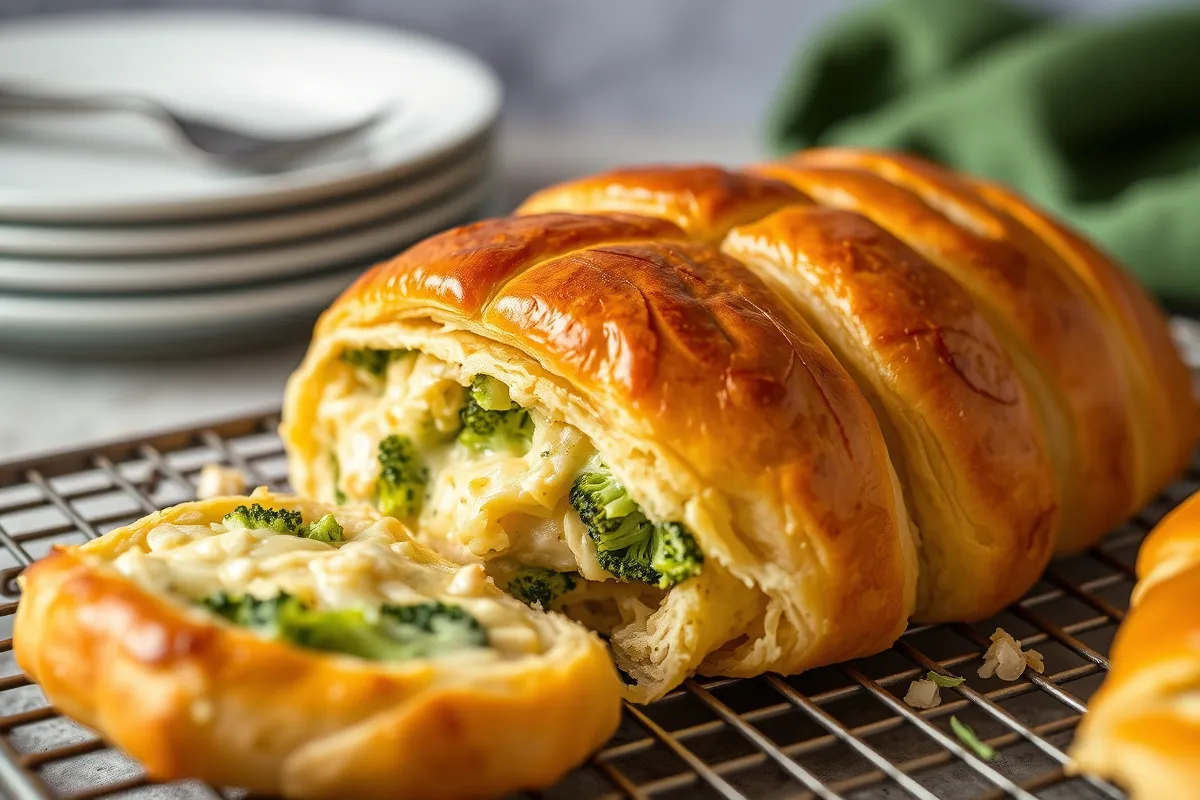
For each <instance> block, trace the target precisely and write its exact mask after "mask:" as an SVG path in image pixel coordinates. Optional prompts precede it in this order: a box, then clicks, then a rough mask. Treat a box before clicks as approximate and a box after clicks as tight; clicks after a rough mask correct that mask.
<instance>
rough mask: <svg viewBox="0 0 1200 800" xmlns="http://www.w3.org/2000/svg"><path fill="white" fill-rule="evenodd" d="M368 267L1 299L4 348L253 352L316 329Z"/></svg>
mask: <svg viewBox="0 0 1200 800" xmlns="http://www.w3.org/2000/svg"><path fill="white" fill-rule="evenodd" d="M367 266H368V265H366V264H362V265H356V266H354V267H349V268H346V269H342V270H338V271H335V272H332V273H322V274H320V275H316V276H311V277H309V278H306V279H304V280H295V281H290V282H287V283H269V284H264V285H260V286H253V287H246V288H243V289H234V290H227V291H221V292H196V293H190V294H179V295H168V296H161V297H133V298H116V299H114V298H109V297H104V298H87V297H82V298H81V297H66V298H63V297H14V296H11V295H0V349H4V350H16V351H33V352H50V353H54V354H66V355H75V356H96V355H99V356H105V357H118V358H121V357H128V358H137V357H144V356H152V355H169V354H175V355H183V354H190V353H193V352H199V351H204V352H213V351H218V350H227V349H232V348H239V347H240V348H243V349H252V348H254V347H257V346H259V345H260V344H261V343H263V342H266V341H268V340H278V339H279V338H280V337H281V336H284V335H290V334H295V333H296V332H297V331H298V330H302V329H303V328H304V327H305V326H308V325H311V324H312V322H313V321H314V320H315V319H316V317H317V315H318V314H319V313H320V312H321V311H322V310H323V309H324V308H325V307H327V306H328V305H329V304H330V303H331V302H332V301H333V299H334V298H335V297H337V295H338V294H339V293H340V292H341V291H342V290H343V289H345V288H346V287H347V286H349V285H350V284H351V283H352V282H353V281H354V279H355V278H357V277H358V276H359V275H360V274H362V271H363V270H364V269H365V268H366V267H367Z"/></svg>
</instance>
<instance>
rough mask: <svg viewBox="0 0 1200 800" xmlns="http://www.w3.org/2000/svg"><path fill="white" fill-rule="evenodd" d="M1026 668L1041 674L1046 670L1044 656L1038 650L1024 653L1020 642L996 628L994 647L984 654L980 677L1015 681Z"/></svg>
mask: <svg viewBox="0 0 1200 800" xmlns="http://www.w3.org/2000/svg"><path fill="white" fill-rule="evenodd" d="M1026 667H1029V668H1031V669H1032V670H1033V671H1034V672H1037V673H1039V674H1041V673H1042V672H1043V671H1044V670H1045V668H1046V666H1045V662H1043V660H1042V654H1041V653H1039V652H1038V651H1036V650H1027V651H1024V652H1022V650H1021V643H1020V642H1018V641H1017V640H1016V639H1014V638H1013V637H1012V635H1011V634H1009V632H1008V631H1006V630H1004V629H1003V628H996V632H995V633H993V634H992V646H991V647H989V648H988V649H987V652H986V653H984V654H983V665H982V666H981V667H980V668H979V677H981V678H990V677H992V676H993V675H995V676H996V677H997V678H999V679H1000V680H1002V681H1015V680H1016V679H1017V678H1019V677H1021V675H1022V674H1023V673H1024V672H1025V668H1026Z"/></svg>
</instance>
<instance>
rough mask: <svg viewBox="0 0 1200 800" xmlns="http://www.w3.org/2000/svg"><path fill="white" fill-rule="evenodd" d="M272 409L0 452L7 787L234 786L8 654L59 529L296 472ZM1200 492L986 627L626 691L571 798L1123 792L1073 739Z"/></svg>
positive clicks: (21, 797) (110, 524)
mask: <svg viewBox="0 0 1200 800" xmlns="http://www.w3.org/2000/svg"><path fill="white" fill-rule="evenodd" d="M276 424H277V420H276V419H274V418H273V417H270V416H266V417H261V418H255V419H247V420H239V421H235V422H230V423H227V424H222V425H215V426H211V427H207V428H203V429H199V430H191V431H183V432H176V433H171V434H166V435H162V436H155V437H150V438H146V439H142V440H138V441H131V442H125V443H120V444H114V445H110V446H107V447H101V448H98V449H94V450H90V451H81V452H74V453H66V454H60V455H54V456H49V457H45V458H39V459H36V460H31V461H26V462H22V463H16V464H9V465H6V466H0V792H3V793H4V794H7V795H8V796H9V797H11V798H12V799H13V800H60V799H65V798H70V799H71V800H92V799H93V798H109V797H122V798H135V797H136V798H161V799H162V800H184V799H185V798H187V799H189V800H190V799H191V798H197V799H199V798H235V797H239V796H242V793H239V792H238V791H236V790H225V789H217V788H214V787H209V786H205V785H203V784H199V783H196V782H181V783H173V784H151V783H149V782H148V781H147V780H146V778H145V777H144V776H143V775H142V774H141V771H140V769H139V768H138V766H137V764H136V763H134V762H132V761H131V760H130V759H128V758H127V757H125V756H124V755H122V754H121V753H119V752H118V751H116V750H114V749H112V748H109V747H108V746H106V745H105V743H104V742H103V741H101V740H100V739H98V738H97V737H96V736H95V735H94V734H93V733H91V732H90V731H88V730H86V729H84V728H82V727H80V726H78V725H76V724H75V723H73V722H71V721H70V720H68V719H66V718H65V717H63V716H61V715H59V714H58V712H57V711H56V710H55V709H54V708H53V707H51V706H49V705H48V704H47V702H46V700H45V698H44V696H43V695H42V693H41V691H40V690H39V689H38V687H37V686H36V685H34V684H33V683H31V681H30V680H29V679H28V678H27V677H25V675H23V674H22V673H21V672H20V670H19V669H18V668H17V667H16V665H15V663H14V661H13V657H12V652H11V651H12V640H11V638H7V637H11V632H12V619H13V614H14V613H15V611H16V607H17V599H18V596H19V588H18V587H17V585H16V582H15V578H16V577H17V575H18V574H19V573H20V571H21V570H22V569H23V568H24V567H25V566H27V565H29V564H30V563H32V562H33V561H34V560H35V559H37V558H39V557H41V556H42V555H44V554H45V553H46V552H48V550H49V549H50V547H51V545H53V544H58V543H78V542H82V541H85V540H87V539H89V538H93V537H95V536H98V535H100V534H101V533H103V532H105V531H107V530H111V529H112V528H115V527H118V526H120V525H123V524H126V523H128V522H131V521H133V520H134V519H136V518H138V517H140V516H142V515H144V514H145V513H147V512H149V511H152V510H155V509H157V508H160V507H162V506H164V505H169V504H172V503H177V502H181V501H184V500H187V499H190V498H191V497H192V496H193V490H194V487H195V484H196V481H197V476H198V473H199V470H200V467H201V466H203V465H204V464H206V463H209V462H212V461H218V462H223V463H226V464H231V465H233V466H236V467H238V468H240V469H241V470H242V471H243V472H244V473H245V474H246V475H247V476H248V477H249V478H250V479H251V480H252V481H255V482H259V483H265V484H269V485H272V486H274V487H276V488H285V485H286V484H285V463H284V459H283V452H282V448H281V446H280V442H279V440H278V438H277V437H276V436H275V433H274V430H275V427H276ZM1197 489H1200V459H1198V461H1197V462H1196V463H1194V464H1193V466H1192V468H1191V470H1190V471H1189V472H1188V474H1187V475H1186V476H1185V477H1184V478H1183V479H1182V480H1181V481H1180V482H1178V483H1177V484H1176V485H1174V486H1172V487H1171V488H1170V489H1169V490H1168V491H1167V492H1165V493H1164V494H1163V495H1162V496H1161V497H1159V498H1158V499H1157V500H1156V501H1155V502H1154V503H1153V504H1151V505H1150V506H1149V507H1148V508H1147V509H1145V510H1144V511H1143V512H1142V513H1141V514H1139V515H1138V516H1137V517H1136V518H1134V519H1133V520H1130V521H1129V522H1128V523H1127V524H1126V525H1124V526H1123V527H1122V528H1120V529H1119V530H1117V531H1114V532H1113V533H1112V534H1111V535H1109V536H1108V537H1107V538H1106V539H1105V540H1104V541H1103V542H1102V543H1101V544H1100V545H1099V546H1097V547H1096V548H1093V549H1092V550H1089V551H1088V552H1086V553H1083V554H1081V555H1078V556H1075V557H1073V558H1069V559H1064V560H1059V561H1057V562H1055V563H1054V564H1052V565H1051V568H1050V570H1049V571H1048V572H1047V573H1046V575H1045V576H1044V577H1043V579H1042V580H1041V581H1040V582H1039V583H1038V584H1037V585H1036V586H1035V587H1034V588H1033V589H1032V591H1030V593H1029V594H1028V595H1027V596H1026V597H1025V598H1024V599H1023V600H1022V601H1021V602H1019V603H1017V604H1016V605H1013V606H1011V607H1010V608H1009V609H1007V610H1006V611H1005V612H1004V613H1002V614H1000V615H999V616H997V617H996V618H994V619H992V620H988V621H987V622H986V623H979V624H973V625H936V626H914V627H912V628H910V629H909V630H908V631H907V632H906V633H905V634H904V635H903V637H902V638H901V639H900V641H899V642H897V644H896V645H895V646H894V647H892V648H891V649H890V650H888V651H887V652H884V653H881V654H879V655H877V656H873V657H871V658H866V659H860V660H858V661H854V662H850V663H847V664H843V665H839V666H835V667H827V668H823V669H818V670H813V671H811V672H808V673H805V674H804V675H800V676H796V677H788V678H782V677H778V676H773V675H768V676H763V677H761V678H756V679H753V680H733V679H696V680H691V681H688V682H687V683H685V684H684V685H683V686H682V687H681V688H680V689H679V690H677V691H675V692H673V693H672V694H670V695H668V696H667V697H665V698H663V699H662V700H660V701H658V702H656V703H654V704H652V705H649V706H644V707H635V706H627V708H626V713H625V715H624V719H623V721H622V724H621V727H620V729H619V730H618V732H617V734H616V736H615V737H614V738H613V740H612V741H611V742H610V743H609V744H608V745H607V746H606V747H605V748H604V749H603V750H602V751H601V752H599V753H597V754H596V755H595V756H594V757H593V759H592V760H591V761H590V762H589V763H588V764H586V765H584V766H583V767H581V768H579V769H577V770H575V771H574V772H573V773H571V774H570V775H569V776H568V777H567V778H566V779H565V780H564V781H563V782H562V783H561V784H560V785H559V786H557V787H554V788H553V789H551V790H549V791H546V792H543V793H541V794H540V795H538V796H540V797H545V798H548V800H558V799H559V798H561V799H562V800H566V799H567V798H572V799H573V798H589V799H590V798H596V799H597V800H601V799H603V800H609V798H620V797H631V798H648V797H654V798H670V799H672V800H680V799H682V798H770V799H771V800H775V799H776V798H779V799H782V798H788V799H789V800H790V799H791V798H805V797H820V798H843V797H844V798H854V799H855V800H857V799H859V798H893V797H908V796H912V797H916V798H919V800H932V798H968V797H971V798H974V797H1005V796H1012V797H1017V798H1031V797H1043V798H1067V797H1071V798H1074V797H1121V796H1122V795H1121V793H1120V792H1119V791H1118V790H1117V789H1116V788H1115V787H1113V786H1111V785H1109V784H1107V783H1104V782H1102V781H1098V780H1092V779H1085V778H1079V777H1070V776H1067V775H1066V774H1065V773H1064V771H1063V767H1064V765H1065V763H1066V761H1067V756H1066V755H1065V753H1064V749H1065V748H1066V746H1067V745H1068V743H1069V742H1070V739H1071V736H1072V733H1073V731H1074V728H1075V725H1076V724H1077V722H1078V721H1079V719H1080V715H1081V714H1083V713H1084V711H1085V708H1086V703H1087V700H1088V698H1089V696H1090V695H1091V693H1092V692H1093V690H1095V688H1096V687H1097V686H1098V685H1099V683H1100V681H1101V680H1102V678H1103V676H1104V672H1105V670H1107V669H1108V659H1107V657H1106V655H1105V654H1106V652H1107V651H1108V647H1109V644H1110V642H1111V640H1112V636H1113V633H1114V632H1115V630H1116V627H1117V625H1118V623H1119V622H1120V621H1121V619H1122V617H1123V616H1124V613H1125V610H1126V608H1127V605H1128V599H1129V592H1130V590H1131V589H1132V587H1133V583H1134V568H1133V564H1134V556H1135V554H1136V552H1137V548H1138V545H1139V544H1140V542H1141V540H1142V538H1143V537H1144V536H1145V534H1146V533H1147V532H1148V530H1149V529H1150V528H1151V527H1152V526H1153V525H1154V524H1155V523H1156V522H1157V521H1158V520H1159V519H1160V518H1161V517H1162V516H1163V515H1164V514H1165V513H1166V512H1167V511H1168V510H1170V509H1171V508H1172V507H1173V506H1174V505H1175V504H1177V503H1178V502H1179V501H1181V500H1182V499H1183V498H1185V497H1187V496H1188V495H1189V494H1191V493H1192V492H1193V491H1196V490H1197ZM997 626H999V627H1003V628H1005V629H1006V630H1007V631H1009V632H1010V633H1012V634H1013V635H1014V636H1016V637H1017V638H1019V639H1021V641H1022V643H1023V644H1024V645H1026V646H1031V647H1036V648H1037V649H1038V650H1040V651H1041V652H1042V654H1043V655H1044V656H1045V664H1046V669H1045V673H1044V674H1043V675H1037V674H1034V673H1033V672H1032V671H1026V673H1025V676H1023V677H1022V679H1021V680H1019V681H1017V682H1014V683H1006V682H1003V681H1000V680H998V679H996V678H990V679H981V678H978V677H977V676H976V668H977V667H978V665H979V663H980V659H981V655H982V653H983V651H984V650H985V649H986V648H987V646H988V644H989V641H988V636H989V635H990V634H991V632H992V631H993V630H994V629H995V628H996V627H997ZM931 669H933V670H941V671H943V672H948V673H950V674H955V675H963V676H966V677H967V681H966V683H963V684H962V685H960V686H959V687H957V688H955V689H944V690H942V691H943V702H942V704H941V705H940V706H938V707H936V708H933V709H929V710H926V711H918V710H915V709H912V708H909V707H908V706H907V705H905V704H904V702H903V701H902V700H901V698H902V697H903V696H904V694H905V692H906V691H907V688H908V684H909V682H910V681H912V680H915V679H916V678H918V677H920V676H922V675H924V673H925V672H926V671H928V670H931ZM951 716H957V717H958V718H959V719H960V720H961V721H962V722H964V723H966V724H968V725H970V726H971V727H972V728H973V729H974V731H975V732H976V734H977V735H978V736H979V738H980V739H982V740H983V741H985V742H986V743H987V744H989V745H991V746H992V747H993V748H995V749H996V751H997V757H996V758H995V759H994V760H991V761H984V760H981V759H980V758H979V757H977V756H976V755H974V754H973V753H972V752H971V751H970V749H968V748H967V747H964V745H963V744H962V743H961V742H960V741H959V740H958V738H957V737H956V736H955V735H954V734H953V733H952V732H951V730H950V727H949V720H950V718H951Z"/></svg>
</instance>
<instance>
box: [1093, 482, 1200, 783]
mask: <svg viewBox="0 0 1200 800" xmlns="http://www.w3.org/2000/svg"><path fill="white" fill-rule="evenodd" d="M1137 574H1138V584H1137V586H1136V587H1135V588H1134V590H1133V598H1132V603H1131V605H1132V607H1131V608H1130V610H1129V614H1128V616H1127V617H1126V618H1125V621H1124V622H1122V623H1121V627H1120V628H1118V629H1117V636H1116V640H1115V641H1114V643H1113V649H1112V655H1111V661H1112V668H1111V669H1110V670H1109V673H1108V677H1107V678H1106V679H1105V681H1104V684H1103V685H1101V687H1100V689H1099V690H1098V691H1097V692H1096V694H1095V695H1093V696H1092V698H1091V701H1090V703H1089V708H1088V713H1087V714H1085V715H1084V717H1083V721H1082V722H1081V723H1080V725H1079V729H1078V731H1077V732H1076V735H1075V743H1074V745H1073V747H1072V748H1071V756H1072V757H1073V758H1074V759H1075V762H1074V764H1073V769H1074V771H1076V772H1090V773H1094V774H1097V775H1101V776H1103V777H1106V778H1109V779H1112V780H1115V781H1117V782H1118V783H1120V784H1122V785H1123V786H1124V787H1125V788H1126V789H1128V790H1129V792H1130V794H1131V796H1133V797H1135V798H1162V799H1163V800H1175V799H1176V798H1180V799H1182V798H1190V797H1195V796H1196V786H1197V785H1198V783H1200V759H1197V757H1196V756H1197V753H1200V606H1198V605H1197V603H1196V598H1197V597H1198V596H1200V494H1196V495H1193V496H1192V497H1191V498H1189V499H1188V500H1187V501H1186V502H1184V503H1183V505H1181V506H1179V507H1178V508H1176V509H1175V510H1174V511H1172V512H1171V513H1170V514H1168V515H1167V516H1166V517H1165V518H1164V519H1163V520H1162V522H1160V523H1159V524H1158V526H1157V527H1156V528H1155V529H1154V531H1152V532H1151V534H1150V536H1149V537H1147V539H1146V541H1145V542H1144V543H1143V544H1142V549H1141V550H1140V551H1139V552H1138V560H1137Z"/></svg>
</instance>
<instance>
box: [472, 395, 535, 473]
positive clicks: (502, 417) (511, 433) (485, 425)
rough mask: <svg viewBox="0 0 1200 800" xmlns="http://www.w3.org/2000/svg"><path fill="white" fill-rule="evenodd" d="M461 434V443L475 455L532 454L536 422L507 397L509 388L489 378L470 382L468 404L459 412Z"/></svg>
mask: <svg viewBox="0 0 1200 800" xmlns="http://www.w3.org/2000/svg"><path fill="white" fill-rule="evenodd" d="M459 418H460V419H461V420H462V425H463V426H462V430H460V431H459V433H458V441H460V442H462V443H463V445H465V446H466V447H468V448H470V449H471V450H475V451H485V450H490V451H494V452H505V451H513V452H516V453H518V454H520V455H524V454H525V453H527V452H529V447H530V445H531V443H532V442H533V420H532V419H531V418H530V416H529V412H528V411H526V410H525V409H523V408H521V407H520V406H519V405H517V404H516V403H514V402H512V400H511V399H510V398H509V396H508V387H507V386H505V385H504V384H503V383H501V382H500V381H498V380H496V379H495V378H490V377H488V376H487V375H476V376H475V377H474V378H472V379H471V391H469V392H468V393H467V404H466V405H465V406H463V409H462V411H460V412H459Z"/></svg>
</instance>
